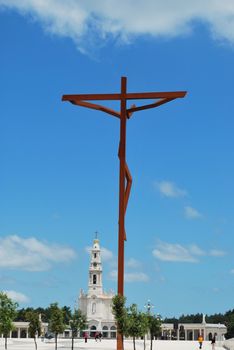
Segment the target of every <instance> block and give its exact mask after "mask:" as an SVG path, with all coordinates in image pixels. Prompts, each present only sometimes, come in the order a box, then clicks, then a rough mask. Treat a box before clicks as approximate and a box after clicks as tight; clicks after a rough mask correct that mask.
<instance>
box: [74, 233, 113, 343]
mask: <svg viewBox="0 0 234 350" xmlns="http://www.w3.org/2000/svg"><path fill="white" fill-rule="evenodd" d="M114 295H115V294H114V293H113V292H109V293H105V292H104V291H103V285H102V261H101V249H100V244H99V240H98V239H97V238H95V239H94V241H93V247H92V249H91V257H90V266H89V282H88V292H87V293H84V291H83V290H81V291H80V295H79V302H78V303H79V309H80V310H81V311H82V312H83V313H84V314H85V315H86V317H87V321H88V329H87V330H86V331H87V332H88V334H89V336H91V337H93V336H94V335H95V333H96V332H101V333H102V335H103V337H104V338H115V337H116V326H115V320H114V316H113V314H112V306H111V305H112V298H113V296H114Z"/></svg>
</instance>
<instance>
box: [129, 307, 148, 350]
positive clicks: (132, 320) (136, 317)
mask: <svg viewBox="0 0 234 350" xmlns="http://www.w3.org/2000/svg"><path fill="white" fill-rule="evenodd" d="M147 330H148V319H147V318H146V315H145V314H144V313H142V312H139V311H138V310H137V305H136V304H132V305H131V306H130V307H129V308H128V313H127V335H130V336H131V337H132V339H133V349H134V350H136V338H138V337H144V336H145V333H146V332H147ZM144 346H145V343H144Z"/></svg>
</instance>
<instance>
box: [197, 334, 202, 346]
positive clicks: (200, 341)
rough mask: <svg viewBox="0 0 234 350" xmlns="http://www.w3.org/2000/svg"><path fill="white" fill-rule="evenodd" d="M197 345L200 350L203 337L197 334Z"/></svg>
mask: <svg viewBox="0 0 234 350" xmlns="http://www.w3.org/2000/svg"><path fill="white" fill-rule="evenodd" d="M198 343H199V349H202V343H203V336H202V335H201V334H199V337H198Z"/></svg>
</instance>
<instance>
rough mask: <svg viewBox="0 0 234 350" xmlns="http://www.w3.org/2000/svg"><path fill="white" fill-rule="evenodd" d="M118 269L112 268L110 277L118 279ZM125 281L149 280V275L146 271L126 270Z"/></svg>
mask: <svg viewBox="0 0 234 350" xmlns="http://www.w3.org/2000/svg"><path fill="white" fill-rule="evenodd" d="M117 275H118V273H117V270H112V271H111V272H110V274H109V276H110V278H111V279H112V280H114V281H116V280H117ZM124 281H125V282H129V283H131V282H148V281H149V276H148V275H146V274H145V273H144V272H131V273H129V272H125V273H124Z"/></svg>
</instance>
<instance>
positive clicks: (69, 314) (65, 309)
mask: <svg viewBox="0 0 234 350" xmlns="http://www.w3.org/2000/svg"><path fill="white" fill-rule="evenodd" d="M62 312H63V321H64V323H65V324H66V325H68V324H69V321H70V319H71V317H72V311H71V308H70V307H69V306H63V307H62Z"/></svg>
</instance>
